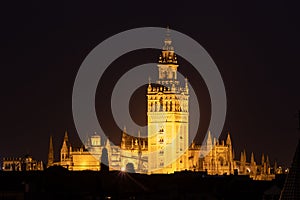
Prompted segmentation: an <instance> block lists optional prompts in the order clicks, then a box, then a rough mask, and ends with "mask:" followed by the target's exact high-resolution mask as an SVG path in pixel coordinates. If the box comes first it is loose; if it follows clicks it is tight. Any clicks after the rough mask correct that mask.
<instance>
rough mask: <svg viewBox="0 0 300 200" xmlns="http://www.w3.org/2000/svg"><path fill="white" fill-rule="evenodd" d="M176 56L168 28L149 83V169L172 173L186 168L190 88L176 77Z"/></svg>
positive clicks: (151, 171) (153, 171) (150, 171)
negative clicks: (152, 81) (155, 75)
mask: <svg viewBox="0 0 300 200" xmlns="http://www.w3.org/2000/svg"><path fill="white" fill-rule="evenodd" d="M178 66H179V65H178V64H177V57H176V54H175V53H174V48H173V46H172V40H171V38H170V31H169V30H168V31H167V34H166V38H165V40H164V46H163V48H162V52H161V55H160V56H159V60H158V64H157V67H158V80H157V81H156V84H155V85H151V84H150V83H149V86H148V91H147V100H148V101H147V102H148V111H147V117H148V153H149V155H148V156H149V157H148V172H149V173H173V172H174V171H181V170H185V169H188V152H187V151H188V138H189V129H188V127H189V89H188V83H187V79H185V84H184V86H181V84H180V82H179V81H178V80H177V68H178Z"/></svg>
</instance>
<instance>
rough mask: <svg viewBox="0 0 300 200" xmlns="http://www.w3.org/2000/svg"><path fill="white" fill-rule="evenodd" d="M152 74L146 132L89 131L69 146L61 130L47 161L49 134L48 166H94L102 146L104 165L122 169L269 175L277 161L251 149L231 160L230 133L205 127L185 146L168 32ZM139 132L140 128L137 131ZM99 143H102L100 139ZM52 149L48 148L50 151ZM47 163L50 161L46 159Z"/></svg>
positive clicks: (185, 117)
mask: <svg viewBox="0 0 300 200" xmlns="http://www.w3.org/2000/svg"><path fill="white" fill-rule="evenodd" d="M157 67H158V79H157V80H156V82H155V84H152V83H149V85H148V89H147V96H146V98H147V120H148V137H147V138H141V137H134V136H132V134H130V133H127V131H126V128H124V131H123V133H122V140H121V144H120V146H115V145H111V143H110V142H109V141H108V140H107V141H106V142H105V144H104V141H101V138H100V136H99V135H97V134H94V135H92V136H91V137H90V138H89V139H88V140H87V141H86V144H85V147H84V148H83V147H82V148H79V149H72V147H71V145H70V144H69V141H68V135H67V133H66V134H65V137H64V140H63V144H62V148H61V151H60V161H59V162H53V147H51V145H52V138H50V147H49V156H48V157H49V159H48V166H52V165H61V166H64V167H66V168H68V169H70V170H100V158H101V156H102V152H103V150H104V149H105V150H106V151H107V154H108V162H109V169H110V170H122V171H123V170H126V166H128V165H131V166H132V167H133V169H132V170H133V171H135V172H138V173H148V174H151V173H174V172H175V171H182V170H191V171H206V172H207V173H208V174H210V175H216V174H218V175H223V174H234V173H238V174H242V175H250V176H251V177H252V178H253V179H256V180H271V179H272V178H274V172H276V171H277V167H276V166H275V167H274V168H272V167H271V165H270V162H269V159H268V158H267V159H266V160H265V159H264V157H263V158H262V162H261V165H257V164H256V162H255V160H254V154H252V155H251V160H250V162H247V159H246V152H245V151H244V152H242V153H241V158H240V160H235V155H234V150H233V146H232V141H231V138H230V135H229V134H228V135H227V139H226V142H225V141H219V140H218V139H216V138H215V137H212V134H211V133H210V132H208V134H207V138H206V141H205V142H204V144H203V145H202V146H200V145H196V144H195V143H194V142H192V144H191V145H190V146H189V143H188V142H189V141H188V139H189V88H188V82H187V79H185V82H184V83H183V85H181V84H182V83H180V82H179V80H178V77H177V68H178V67H179V65H178V63H177V57H176V54H175V52H174V48H173V46H172V41H171V39H170V35H169V33H167V36H166V39H165V40H164V46H163V48H162V52H161V55H160V56H159V60H158V64H157ZM138 135H140V133H138ZM102 143H103V144H102ZM51 151H52V153H51ZM49 163H50V164H49Z"/></svg>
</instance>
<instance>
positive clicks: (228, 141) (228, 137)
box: [226, 132, 231, 146]
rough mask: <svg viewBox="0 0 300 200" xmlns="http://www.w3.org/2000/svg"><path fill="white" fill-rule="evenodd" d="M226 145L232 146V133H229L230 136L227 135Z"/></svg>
mask: <svg viewBox="0 0 300 200" xmlns="http://www.w3.org/2000/svg"><path fill="white" fill-rule="evenodd" d="M226 144H227V145H229V146H231V138H230V133H229V132H228V135H227V139H226Z"/></svg>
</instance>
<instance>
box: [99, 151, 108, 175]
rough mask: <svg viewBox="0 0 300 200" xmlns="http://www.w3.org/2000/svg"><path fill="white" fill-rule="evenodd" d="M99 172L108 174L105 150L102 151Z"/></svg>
mask: <svg viewBox="0 0 300 200" xmlns="http://www.w3.org/2000/svg"><path fill="white" fill-rule="evenodd" d="M100 171H101V172H108V171H109V163H108V153H107V149H106V148H103V149H102V155H101V163H100Z"/></svg>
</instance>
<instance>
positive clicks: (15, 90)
mask: <svg viewBox="0 0 300 200" xmlns="http://www.w3.org/2000/svg"><path fill="white" fill-rule="evenodd" d="M59 2H60V3H53V2H52V3H41V2H38V1H37V2H32V1H31V2H28V1H26V2H23V1H20V2H19V3H17V2H16V3H9V4H8V3H7V4H2V5H1V8H2V9H1V12H0V13H1V14H0V15H1V29H0V30H1V31H0V36H1V37H0V42H1V43H0V44H1V45H0V46H1V48H0V53H1V54H0V55H1V60H0V66H1V92H2V95H1V105H2V106H1V127H0V131H1V132H0V133H1V140H0V157H13V156H15V157H17V156H22V155H24V154H26V153H30V154H32V155H33V156H34V157H35V158H37V159H42V160H44V161H45V160H46V157H47V152H48V143H49V136H50V135H53V137H54V148H55V150H56V151H57V152H58V149H59V148H60V146H61V142H62V138H63V135H64V131H65V130H68V131H69V135H70V140H71V142H72V141H73V143H74V144H75V145H80V140H79V138H78V136H77V133H76V130H75V126H74V123H73V118H72V87H73V83H74V80H75V76H76V73H77V71H78V69H79V67H80V65H81V63H82V61H83V60H84V58H85V56H86V55H87V54H88V53H89V52H90V51H91V50H92V49H93V48H94V47H95V46H97V45H98V44H99V43H100V42H102V41H103V40H105V39H106V38H108V37H110V36H112V35H114V34H117V33H119V32H121V31H125V30H128V29H131V28H137V27H145V26H156V27H166V26H167V25H169V26H170V27H171V28H172V29H174V30H177V31H180V32H183V33H185V34H187V35H189V36H190V37H192V38H194V39H195V40H196V41H198V42H199V43H200V44H201V45H202V46H203V47H204V48H205V49H206V50H207V52H208V53H209V54H210V56H211V57H212V59H213V60H214V61H215V63H216V64H217V66H218V68H219V71H220V73H221V75H222V77H223V80H224V84H225V87H226V92H227V99H228V111H227V118H226V122H225V127H224V131H223V133H222V135H221V138H224V137H225V134H226V133H227V132H228V131H230V133H231V135H232V140H233V145H234V148H235V152H236V155H237V156H238V155H239V154H238V153H239V152H240V151H241V150H243V149H244V148H245V149H246V150H247V153H248V154H247V155H248V158H249V156H250V152H252V151H253V152H254V153H255V156H256V159H257V160H259V161H260V157H261V153H262V152H265V154H269V156H270V159H271V160H272V161H274V160H275V159H276V160H277V161H278V162H279V163H280V164H285V165H289V164H290V162H291V159H292V156H293V153H294V151H295V148H296V143H297V139H298V138H299V133H298V132H297V126H298V122H297V112H298V110H299V109H300V91H299V85H300V84H299V75H300V61H299V46H300V39H299V36H300V28H299V27H300V24H299V19H300V14H299V11H298V8H299V6H298V5H296V3H293V2H279V1H278V2H277V1H257V2H255V1H251V3H246V4H236V3H233V2H229V1H226V2H224V1H220V2H221V3H220V2H211V1H209V2H210V3H208V2H205V3H199V4H198V5H196V4H195V5H192V4H191V3H188V2H184V1H182V2H180V3H176V2H175V1H167V2H166V3H158V2H156V3H155V2H152V1H147V2H143V3H142V1H139V3H138V4H137V3H135V4H128V3H127V2H124V3H119V2H118V3H117V2H113V3H104V2H102V1H89V2H87V1H82V3H74V2H68V3H67V2H63V1H59ZM100 2H101V3H100ZM222 2H223V3H222ZM162 39H163V38H162ZM174 46H175V47H176V41H174ZM135 53H136V54H135V55H131V54H130V55H126V56H123V57H122V58H120V59H119V60H117V61H116V62H115V67H114V68H113V67H112V68H111V73H113V74H114V73H115V74H117V75H118V74H119V75H120V74H121V72H122V70H123V71H124V70H125V71H126V66H130V67H133V66H134V65H138V64H142V63H143V62H149V61H156V59H157V56H158V52H157V51H154V50H152V51H147V50H146V51H144V52H143V53H141V52H135ZM137 55H138V59H134V58H136V57H137ZM143 56H144V57H143ZM182 62H183V63H185V61H184V60H182ZM120 64H122V66H120ZM187 65H188V64H187ZM116 66H118V67H119V68H118V67H116ZM121 67H125V68H123V69H121V70H120V68H121ZM181 70H182V71H183V73H184V72H185V73H187V74H188V73H189V72H188V71H187V70H186V71H184V69H181ZM117 75H116V77H117ZM115 80H117V78H115V79H114V80H112V82H111V83H113V81H115ZM200 82H201V81H200ZM203 88H204V89H203ZM202 89H203V91H205V86H202ZM101 91H102V92H105V91H106V90H105V89H99V92H98V93H97V98H96V100H97V99H99V98H98V97H99V96H101ZM201 91H202V90H201V88H200V89H199V91H198V92H199V93H201ZM137 96H138V95H137ZM204 96H205V95H204ZM101 104H102V102H99V101H98V102H97V103H96V106H97V105H101ZM200 104H203V107H204V108H203V110H204V111H205V112H204V116H202V113H201V118H202V117H204V118H206V120H204V125H203V127H202V129H203V130H204V129H205V123H208V121H207V119H208V118H209V116H208V114H209V108H205V103H200ZM99 107H100V106H99ZM201 109H202V108H201ZM139 110H142V109H139ZM97 111H98V116H99V119H101V118H103V116H102V117H101V113H105V111H102V110H101V109H100V108H98V106H97ZM205 115H207V116H205ZM104 118H105V117H104ZM102 123H103V122H102ZM106 124H107V123H106ZM106 126H107V129H109V130H110V131H111V132H117V133H116V134H117V135H118V134H119V130H118V129H116V128H114V127H113V124H108V125H106ZM201 131H202V130H200V131H199V133H200V135H201V134H203V133H201ZM115 138H117V136H116V137H115ZM199 138H201V136H199ZM238 157H239V156H238Z"/></svg>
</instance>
